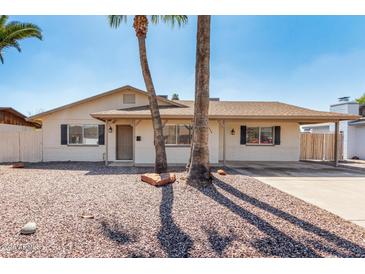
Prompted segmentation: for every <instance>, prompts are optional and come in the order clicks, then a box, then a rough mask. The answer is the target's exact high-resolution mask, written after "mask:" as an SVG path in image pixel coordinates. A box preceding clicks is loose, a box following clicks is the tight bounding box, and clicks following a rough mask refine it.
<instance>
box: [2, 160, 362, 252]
mask: <svg viewBox="0 0 365 274" xmlns="http://www.w3.org/2000/svg"><path fill="white" fill-rule="evenodd" d="M146 171H151V170H149V169H143V168H122V167H108V168H106V167H104V166H103V164H102V163H96V164H95V163H43V164H32V165H28V167H27V168H25V169H12V168H10V167H9V166H6V165H0V212H1V215H0V257H365V230H364V229H362V228H361V227H358V226H356V225H354V224H351V223H349V222H347V221H344V220H343V219H341V218H339V217H337V216H335V215H333V214H331V213H329V212H327V211H324V210H322V209H319V208H317V207H315V206H312V205H310V204H307V203H305V202H303V201H301V200H299V199H297V198H295V197H292V196H290V195H288V194H285V193H283V192H281V191H279V190H277V189H275V188H272V187H270V186H268V185H266V184H264V183H261V182H260V181H257V180H255V179H253V178H251V177H247V176H244V175H240V174H234V172H233V171H231V170H228V175H227V176H220V175H218V174H216V173H214V176H215V180H214V185H213V186H212V187H208V188H205V189H196V188H193V187H190V186H187V185H186V184H185V181H184V180H183V176H184V175H185V174H184V173H183V172H181V171H177V178H178V179H177V182H175V183H174V184H172V185H169V186H165V187H160V188H157V187H152V186H150V185H148V184H146V183H143V182H140V180H139V178H140V174H141V173H144V172H146ZM83 214H86V215H90V214H91V215H93V216H94V219H83V218H81V217H80V216H81V215H83ZM28 221H34V222H36V223H37V232H36V233H35V234H33V235H20V234H19V231H20V229H21V227H22V226H23V225H24V224H25V223H27V222H28Z"/></svg>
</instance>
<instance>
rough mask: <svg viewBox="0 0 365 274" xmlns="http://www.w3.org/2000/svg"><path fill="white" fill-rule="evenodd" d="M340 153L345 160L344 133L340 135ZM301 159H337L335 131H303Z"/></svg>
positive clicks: (301, 136) (341, 158)
mask: <svg viewBox="0 0 365 274" xmlns="http://www.w3.org/2000/svg"><path fill="white" fill-rule="evenodd" d="M338 141H339V144H338V149H339V152H338V155H339V160H343V134H342V133H340V135H339V140H338ZM300 160H321V161H334V160H335V134H334V133H301V134H300Z"/></svg>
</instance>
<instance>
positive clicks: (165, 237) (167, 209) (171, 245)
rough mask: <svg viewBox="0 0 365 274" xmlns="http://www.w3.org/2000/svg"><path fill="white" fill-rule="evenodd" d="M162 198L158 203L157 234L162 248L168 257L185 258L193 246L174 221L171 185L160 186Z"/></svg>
mask: <svg viewBox="0 0 365 274" xmlns="http://www.w3.org/2000/svg"><path fill="white" fill-rule="evenodd" d="M161 189H162V198H161V204H160V219H161V229H160V231H159V233H158V235H157V238H158V240H159V241H160V245H161V247H162V249H163V250H164V251H165V252H166V253H167V255H168V257H170V258H187V257H189V251H190V249H191V247H192V246H193V241H192V240H191V238H190V237H189V235H187V234H186V233H184V232H183V231H182V230H181V229H180V228H179V227H178V226H177V225H176V224H175V222H174V220H173V217H172V206H173V202H174V192H173V188H172V185H167V186H164V187H162V188H161Z"/></svg>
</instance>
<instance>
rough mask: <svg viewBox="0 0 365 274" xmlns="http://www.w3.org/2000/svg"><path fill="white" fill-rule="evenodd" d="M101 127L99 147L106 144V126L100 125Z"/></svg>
mask: <svg viewBox="0 0 365 274" xmlns="http://www.w3.org/2000/svg"><path fill="white" fill-rule="evenodd" d="M98 127H99V130H98V131H99V141H98V144H99V145H104V144H105V125H98Z"/></svg>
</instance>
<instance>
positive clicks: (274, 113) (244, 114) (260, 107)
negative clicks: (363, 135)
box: [91, 100, 360, 123]
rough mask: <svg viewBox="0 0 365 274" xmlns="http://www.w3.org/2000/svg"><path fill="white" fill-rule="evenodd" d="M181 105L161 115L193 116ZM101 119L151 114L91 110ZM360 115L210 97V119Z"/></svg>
mask: <svg viewBox="0 0 365 274" xmlns="http://www.w3.org/2000/svg"><path fill="white" fill-rule="evenodd" d="M176 102H179V103H180V104H181V105H182V106H176V105H175V106H172V105H170V106H160V114H161V117H162V118H176V119H178V118H186V119H190V118H193V115H194V101H185V100H176ZM91 116H92V117H94V118H97V119H101V120H109V119H116V118H151V113H150V110H149V107H148V106H139V107H130V108H122V109H115V110H107V111H100V112H95V113H91ZM359 117H360V116H358V115H350V114H343V113H337V112H326V111H317V110H311V109H307V108H302V107H298V106H294V105H289V104H285V103H280V102H256V101H210V103H209V118H210V119H255V120H272V119H275V120H295V121H298V122H322V123H323V122H330V121H341V120H355V119H358V118H359Z"/></svg>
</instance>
